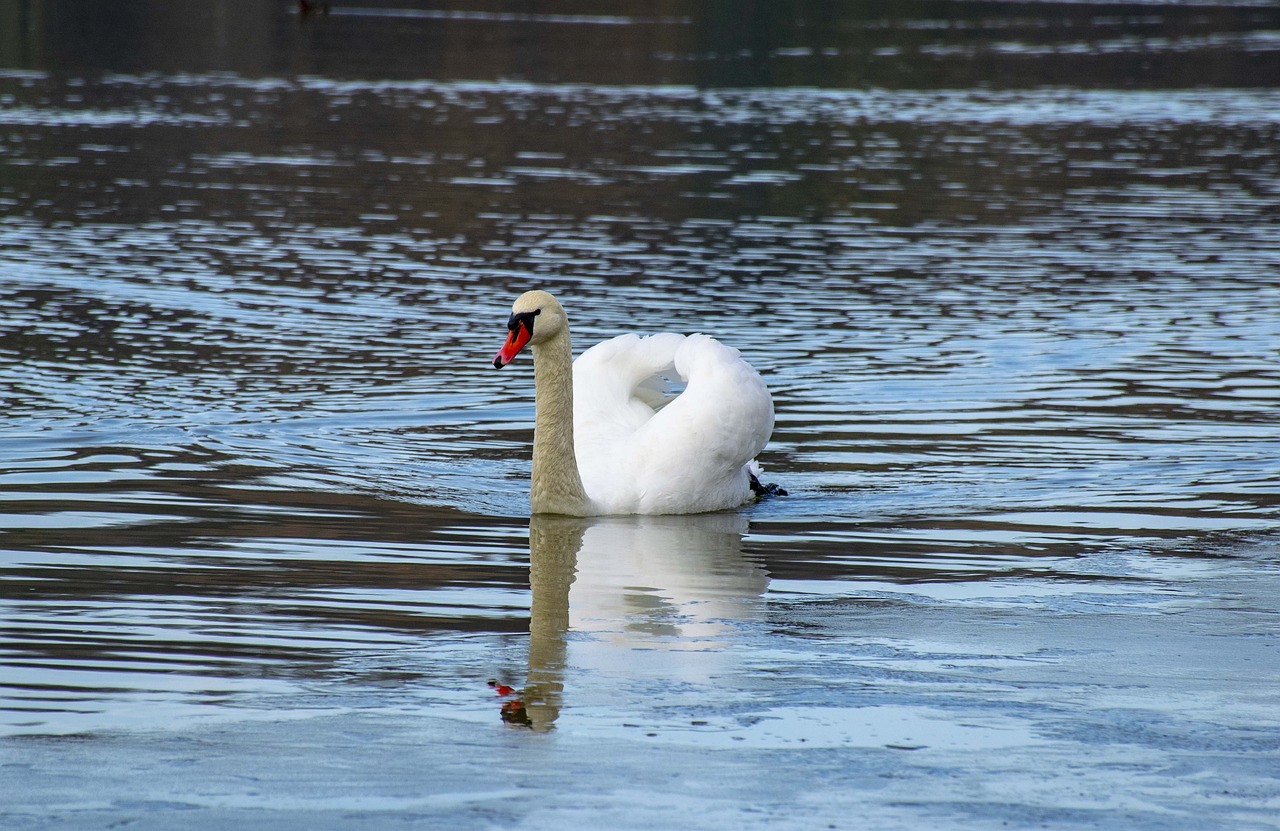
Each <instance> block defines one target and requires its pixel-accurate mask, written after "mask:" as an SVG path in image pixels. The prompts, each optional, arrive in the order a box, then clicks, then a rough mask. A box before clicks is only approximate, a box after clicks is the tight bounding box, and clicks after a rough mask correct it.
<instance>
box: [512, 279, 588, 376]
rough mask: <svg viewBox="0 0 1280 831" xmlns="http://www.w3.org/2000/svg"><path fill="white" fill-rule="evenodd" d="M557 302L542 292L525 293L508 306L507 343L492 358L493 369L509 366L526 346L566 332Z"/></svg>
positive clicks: (562, 310) (537, 343) (535, 344)
mask: <svg viewBox="0 0 1280 831" xmlns="http://www.w3.org/2000/svg"><path fill="white" fill-rule="evenodd" d="M568 326H569V321H568V320H567V319H566V318H565V316H564V309H563V308H562V307H561V306H560V302H559V301H558V300H556V299H555V298H554V297H552V296H551V295H550V294H548V293H547V292H545V291H526V292H525V293H524V294H522V295H520V296H519V297H517V298H516V302H515V303H513V304H512V305H511V317H510V318H508V319H507V342H506V343H504V344H503V345H502V348H501V349H499V350H498V354H497V355H494V356H493V366H494V368H495V369H502V368H503V367H504V366H506V365H507V364H509V363H511V361H513V360H514V359H515V357H516V353H518V352H519V351H520V350H521V349H524V347H525V345H526V344H532V345H533V346H537V345H539V344H541V343H545V342H546V341H548V340H550V339H551V338H553V337H555V336H556V335H558V334H559V333H560V332H562V331H564V330H565V329H567V328H568Z"/></svg>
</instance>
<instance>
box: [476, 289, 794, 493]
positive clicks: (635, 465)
mask: <svg viewBox="0 0 1280 831" xmlns="http://www.w3.org/2000/svg"><path fill="white" fill-rule="evenodd" d="M507 328H508V330H509V332H508V335H507V342H506V344H505V345H504V346H503V347H502V349H501V350H500V351H499V352H498V354H497V355H496V356H495V357H494V359H493V365H494V366H495V367H497V368H498V369H501V368H502V367H503V366H506V365H507V364H508V363H510V362H511V361H512V359H514V358H515V356H516V353H518V352H519V351H520V350H521V349H523V348H524V346H525V344H531V345H532V347H533V378H534V389H535V399H536V406H537V415H536V417H535V422H534V432H533V478H532V482H531V484H530V488H529V503H530V507H531V508H532V510H533V513H535V514H541V513H550V514H569V515H573V516H597V515H604V514H693V513H701V512H704V511H717V510H721V509H724V508H733V507H737V506H739V505H742V504H744V503H745V502H748V501H749V500H751V499H752V498H753V497H754V496H755V494H757V493H760V492H762V491H777V489H776V488H774V487H773V486H769V487H768V488H763V487H761V486H760V484H759V481H758V480H757V479H756V476H755V471H756V470H757V468H755V463H754V461H753V460H754V458H755V456H756V454H757V453H759V452H760V451H761V450H762V449H764V446H765V444H766V443H768V441H769V436H770V434H771V433H772V432H773V399H772V398H770V396H769V390H768V388H767V387H765V384H764V381H763V380H761V378H760V375H759V373H757V372H756V371H755V370H754V369H752V368H751V366H750V365H749V364H747V363H746V362H745V361H743V360H742V358H740V357H739V354H738V350H736V349H731V348H730V347H727V346H724V345H723V344H721V343H719V342H717V341H716V340H714V339H713V338H710V337H707V336H706V335H689V336H685V335H673V334H660V335H650V336H648V337H643V338H642V337H639V336H637V335H622V336H621V337H617V338H613V339H612V340H607V341H604V342H603V343H600V344H597V345H595V346H593V347H591V348H590V349H588V350H587V351H586V352H584V353H583V354H582V355H581V356H580V357H579V358H578V359H577V360H576V361H574V360H572V352H571V350H570V344H569V321H568V319H567V318H566V317H565V313H564V309H563V307H561V305H560V303H559V302H557V301H556V299H555V298H554V297H552V296H551V295H550V294H548V293H547V292H545V291H530V292H526V293H524V294H522V295H520V297H519V298H517V300H516V302H515V304H514V305H513V306H512V308H511V318H510V320H509V321H508V322H507ZM664 374H668V375H672V376H677V377H678V378H679V379H680V380H681V381H683V382H684V383H685V390H684V391H683V392H682V393H680V394H679V395H678V396H675V397H674V398H672V397H671V396H670V394H669V393H667V392H666V391H665V390H664V389H663V386H662V376H663V375H664ZM777 492H779V493H785V492H784V491H777Z"/></svg>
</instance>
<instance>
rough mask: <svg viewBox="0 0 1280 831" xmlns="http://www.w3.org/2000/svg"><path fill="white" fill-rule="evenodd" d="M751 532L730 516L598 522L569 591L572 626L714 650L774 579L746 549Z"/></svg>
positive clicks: (628, 640)
mask: <svg viewBox="0 0 1280 831" xmlns="http://www.w3.org/2000/svg"><path fill="white" fill-rule="evenodd" d="M746 530H747V521H746V518H745V517H741V516H737V515H730V514H708V515H705V516H696V517H646V518H636V519H631V520H603V521H600V522H598V523H596V524H593V525H592V526H590V527H589V528H587V529H586V531H585V532H584V534H583V537H582V548H581V549H580V550H579V552H578V564H577V575H576V577H575V578H574V581H573V585H572V587H571V589H570V592H569V626H570V628H571V630H572V631H574V632H590V633H593V634H597V635H599V636H600V637H599V638H593V639H592V640H599V641H600V642H602V643H605V642H607V643H609V644H612V645H614V646H621V647H630V648H636V647H641V648H645V649H658V650H661V651H685V650H703V649H709V648H714V646H715V644H716V642H717V639H718V638H720V637H721V636H723V635H724V634H725V631H726V628H728V627H730V626H731V625H732V621H734V620H739V619H742V618H747V617H751V616H753V615H754V614H755V611H756V609H757V608H758V607H759V603H758V601H759V598H760V596H761V595H762V594H763V593H764V591H765V589H766V588H767V587H768V584H769V580H768V577H767V576H766V575H765V572H764V570H763V569H762V568H760V567H759V566H758V565H756V564H754V563H752V562H750V561H749V560H747V559H746V558H745V557H744V556H743V554H742V536H743V534H745V533H746ZM579 640H581V639H579ZM576 642H577V641H575V643H576Z"/></svg>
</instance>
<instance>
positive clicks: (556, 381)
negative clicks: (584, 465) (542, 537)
mask: <svg viewBox="0 0 1280 831" xmlns="http://www.w3.org/2000/svg"><path fill="white" fill-rule="evenodd" d="M533 382H534V390H535V392H534V395H535V399H536V410H537V416H536V419H535V421H534V428H533V479H532V482H531V483H530V487H529V506H530V508H531V509H532V511H533V513H535V514H571V515H575V516H584V515H586V514H588V513H590V508H589V505H590V503H589V502H588V500H587V492H586V490H585V489H584V488H583V487H582V476H581V475H580V474H579V473H578V457H577V455H576V454H575V453H574V451H573V353H572V350H571V349H570V347H569V330H568V327H566V328H564V329H562V330H561V331H560V332H559V333H557V334H556V335H555V336H554V337H552V338H551V339H550V340H548V341H545V342H544V343H542V344H539V345H537V346H535V347H534V348H533Z"/></svg>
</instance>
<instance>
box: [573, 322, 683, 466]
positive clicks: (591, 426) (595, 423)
mask: <svg viewBox="0 0 1280 831" xmlns="http://www.w3.org/2000/svg"><path fill="white" fill-rule="evenodd" d="M684 341H685V337H684V335H672V334H661V335H649V336H648V337H643V338H642V337H640V336H639V335H622V336H620V337H616V338H613V339H611V340H607V341H604V342H603V343H598V344H596V345H595V346H593V347H591V348H590V349H588V350H587V351H586V352H583V353H582V354H581V355H580V356H578V359H577V360H576V361H574V362H573V422H574V424H573V428H574V434H575V436H576V437H578V438H581V439H586V440H587V441H588V442H589V443H591V442H596V441H610V442H625V441H628V440H629V439H630V437H631V435H632V434H634V433H635V431H636V430H638V429H640V427H641V426H642V425H643V424H645V423H646V422H647V421H648V420H649V419H651V418H653V414H654V412H655V411H657V410H658V409H660V408H661V407H662V406H664V405H665V404H666V403H667V402H668V401H669V399H670V397H671V396H670V390H669V389H668V387H667V385H666V384H664V382H663V376H664V375H669V376H672V377H675V376H676V369H675V356H676V351H677V350H678V349H679V348H680V345H681V344H682V343H684ZM579 443H580V442H579Z"/></svg>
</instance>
